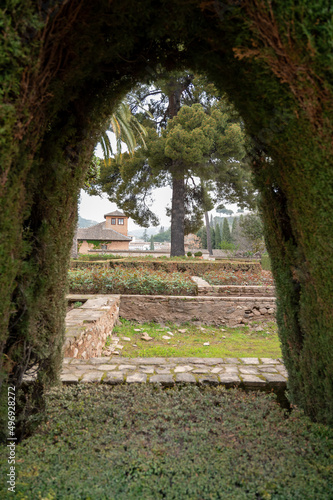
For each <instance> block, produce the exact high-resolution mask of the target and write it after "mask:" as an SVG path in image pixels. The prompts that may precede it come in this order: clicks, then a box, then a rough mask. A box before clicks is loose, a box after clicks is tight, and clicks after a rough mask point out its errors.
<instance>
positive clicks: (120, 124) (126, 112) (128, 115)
mask: <svg viewBox="0 0 333 500" xmlns="http://www.w3.org/2000/svg"><path fill="white" fill-rule="evenodd" d="M145 111H146V110H145ZM146 112H147V113H148V114H149V115H150V116H151V114H150V113H149V112H148V111H146ZM151 117H152V116H151ZM107 132H113V133H114V134H115V136H116V153H114V151H113V149H112V145H111V141H110V138H109V136H108V134H107ZM146 136H147V130H146V129H145V127H144V126H143V125H141V123H140V122H139V121H138V119H137V118H136V117H135V115H133V114H132V111H131V109H130V107H129V105H128V103H127V101H126V100H125V101H122V102H120V103H119V105H118V107H117V109H116V110H115V112H114V113H113V115H112V116H111V118H110V125H109V128H108V129H107V130H106V131H105V132H103V134H102V136H101V140H100V145H101V147H102V151H103V155H104V163H105V164H106V163H107V162H109V161H110V158H111V156H116V157H118V158H119V159H121V143H122V142H124V143H125V144H126V146H127V149H128V151H129V153H134V150H135V148H136V146H137V143H138V142H141V143H142V144H143V146H144V147H146V143H145V140H144V138H145V137H146Z"/></svg>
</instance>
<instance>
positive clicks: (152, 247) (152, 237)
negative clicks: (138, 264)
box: [150, 235, 155, 251]
mask: <svg viewBox="0 0 333 500" xmlns="http://www.w3.org/2000/svg"><path fill="white" fill-rule="evenodd" d="M150 250H152V251H154V250H155V246H154V236H153V235H151V238H150Z"/></svg>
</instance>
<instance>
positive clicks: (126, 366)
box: [118, 365, 136, 370]
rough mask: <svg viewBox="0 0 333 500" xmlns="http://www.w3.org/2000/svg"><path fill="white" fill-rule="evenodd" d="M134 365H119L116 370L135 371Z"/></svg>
mask: <svg viewBox="0 0 333 500" xmlns="http://www.w3.org/2000/svg"><path fill="white" fill-rule="evenodd" d="M135 369H136V366H135V365H119V366H118V370H135Z"/></svg>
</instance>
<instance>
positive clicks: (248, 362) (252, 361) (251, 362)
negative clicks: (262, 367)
mask: <svg viewBox="0 0 333 500" xmlns="http://www.w3.org/2000/svg"><path fill="white" fill-rule="evenodd" d="M239 359H240V360H241V361H242V362H243V363H244V365H259V359H258V358H239Z"/></svg>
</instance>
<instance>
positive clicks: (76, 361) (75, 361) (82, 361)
mask: <svg viewBox="0 0 333 500" xmlns="http://www.w3.org/2000/svg"><path fill="white" fill-rule="evenodd" d="M86 364H87V360H86V359H77V358H73V359H72V361H71V365H86Z"/></svg>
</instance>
